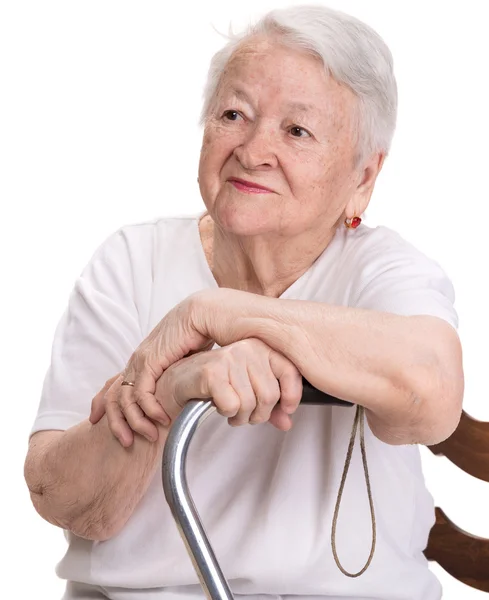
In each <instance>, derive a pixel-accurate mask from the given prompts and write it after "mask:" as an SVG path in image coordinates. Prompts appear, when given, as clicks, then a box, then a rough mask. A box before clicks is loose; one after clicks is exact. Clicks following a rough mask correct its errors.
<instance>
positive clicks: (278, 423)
mask: <svg viewBox="0 0 489 600" xmlns="http://www.w3.org/2000/svg"><path fill="white" fill-rule="evenodd" d="M268 422H269V423H270V424H271V425H273V426H274V427H276V428H277V429H280V431H289V430H290V429H292V425H293V422H292V418H291V416H290V415H288V414H287V413H286V412H284V411H283V409H282V407H281V406H280V404H277V405H276V406H274V408H273V410H272V414H271V415H270V419H269V420H268Z"/></svg>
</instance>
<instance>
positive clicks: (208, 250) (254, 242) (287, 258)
mask: <svg viewBox="0 0 489 600" xmlns="http://www.w3.org/2000/svg"><path fill="white" fill-rule="evenodd" d="M334 231H335V230H334V229H333V230H329V231H327V232H326V234H325V233H324V228H323V231H322V235H321V236H318V235H314V236H313V235H312V233H311V232H310V231H309V232H305V233H302V234H301V235H298V236H295V237H293V238H290V237H283V236H280V237H279V236H277V237H276V238H272V237H271V236H268V235H267V236H246V237H239V236H235V235H234V234H230V233H229V232H227V231H224V230H223V229H221V228H220V227H218V226H217V225H216V224H215V223H214V221H213V220H212V219H211V217H210V216H209V215H208V213H205V214H204V216H203V217H202V220H201V222H200V232H201V239H202V245H203V247H204V252H205V254H206V257H207V261H208V263H209V266H210V268H211V271H212V273H213V275H214V278H215V280H216V282H217V284H218V285H219V287H225V288H232V289H236V290H241V291H246V292H251V293H254V294H259V295H262V296H268V297H272V298H278V297H280V296H281V295H282V294H283V293H284V292H285V290H287V289H288V288H289V287H290V286H291V285H292V284H293V283H294V282H295V281H296V280H297V279H299V277H301V275H303V274H304V273H305V272H306V271H307V270H308V269H309V268H310V266H311V265H312V264H313V262H314V261H315V260H316V259H317V258H318V257H319V256H320V254H321V253H322V252H323V251H324V249H325V248H326V247H327V246H328V244H329V243H330V241H331V239H332V238H333V236H334ZM311 237H312V241H311Z"/></svg>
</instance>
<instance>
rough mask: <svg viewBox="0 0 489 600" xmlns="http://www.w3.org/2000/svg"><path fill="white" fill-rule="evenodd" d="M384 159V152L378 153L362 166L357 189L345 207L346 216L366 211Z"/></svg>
mask: <svg viewBox="0 0 489 600" xmlns="http://www.w3.org/2000/svg"><path fill="white" fill-rule="evenodd" d="M385 157H386V154H385V152H378V153H376V154H374V155H373V156H372V158H370V159H369V160H368V161H367V162H366V163H365V164H364V166H363V168H362V170H361V171H360V172H359V176H358V180H357V181H358V183H357V187H356V189H355V190H354V192H353V194H352V196H351V198H350V200H349V202H348V204H347V205H346V211H345V212H346V214H348V215H352V216H353V215H354V214H355V215H357V216H359V215H361V214H362V213H363V212H364V211H365V210H366V209H367V206H368V204H369V202H370V198H371V196H372V192H373V191H374V186H375V182H376V180H377V176H378V174H379V173H380V171H381V170H382V167H383V166H384V161H385Z"/></svg>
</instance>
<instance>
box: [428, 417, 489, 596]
mask: <svg viewBox="0 0 489 600" xmlns="http://www.w3.org/2000/svg"><path fill="white" fill-rule="evenodd" d="M427 447H428V448H429V449H430V450H431V451H432V452H433V454H436V455H443V456H446V457H447V458H448V459H449V460H450V461H451V462H452V463H454V464H456V465H457V466H458V467H459V468H460V469H462V470H463V471H465V472H466V473H468V474H469V475H473V476H474V477H477V478H478V479H482V481H487V482H489V422H483V421H477V420H476V419H473V418H472V417H470V416H469V415H468V414H467V413H465V412H463V413H462V418H461V419H460V423H459V425H458V427H457V429H456V430H455V432H454V433H453V434H452V435H451V436H450V437H449V438H448V439H447V440H445V441H444V442H442V443H441V444H436V445H435V446H427ZM435 514H436V522H435V524H434V525H433V527H432V529H431V532H430V536H429V540H428V545H427V547H426V549H425V551H424V554H425V556H426V558H427V559H428V560H433V561H436V562H437V563H438V564H439V565H440V566H441V567H442V568H443V569H445V571H447V572H448V573H450V575H452V577H455V579H458V580H459V581H461V582H463V583H465V584H467V585H469V586H470V587H473V588H476V589H478V590H481V591H483V592H489V539H486V538H481V537H477V536H475V535H471V534H470V533H467V532H466V531H463V529H460V528H459V527H457V526H456V525H455V524H454V523H453V522H452V521H450V519H449V518H448V517H447V516H446V514H445V513H444V512H443V510H442V509H441V508H440V507H438V506H437V507H436V508H435Z"/></svg>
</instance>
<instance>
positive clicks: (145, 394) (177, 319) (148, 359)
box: [89, 295, 214, 446]
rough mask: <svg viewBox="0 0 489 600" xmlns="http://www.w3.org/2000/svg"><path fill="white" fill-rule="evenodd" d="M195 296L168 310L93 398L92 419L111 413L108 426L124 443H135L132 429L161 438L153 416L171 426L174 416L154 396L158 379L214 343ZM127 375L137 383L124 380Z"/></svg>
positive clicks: (93, 421) (92, 421)
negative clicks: (198, 318)
mask: <svg viewBox="0 0 489 600" xmlns="http://www.w3.org/2000/svg"><path fill="white" fill-rule="evenodd" d="M195 298H196V295H192V296H189V297H188V298H186V299H185V300H183V301H182V302H180V303H179V304H177V305H176V306H175V307H174V308H173V309H172V310H171V311H170V312H168V313H167V314H166V315H165V317H164V318H163V319H162V320H161V321H160V322H159V323H158V325H156V327H155V328H154V329H153V330H152V331H151V333H150V334H149V335H148V336H147V337H146V338H145V339H144V340H143V342H141V344H140V345H139V346H138V347H137V348H136V350H135V351H134V352H133V354H132V355H131V358H130V359H129V362H128V363H127V365H126V368H125V369H124V371H123V373H121V374H118V375H116V376H115V377H113V378H111V379H109V380H108V381H107V382H106V384H105V385H104V387H103V388H102V390H100V392H98V394H97V395H96V396H95V397H94V398H93V400H92V406H91V412H90V417H89V420H90V422H91V423H93V424H95V423H97V422H98V421H100V419H101V418H102V417H103V415H104V414H105V413H107V419H108V422H109V427H110V429H111V431H112V433H113V434H114V435H115V437H116V438H117V439H119V441H120V442H121V443H122V445H123V446H130V445H131V444H132V440H133V433H132V431H136V432H138V433H140V434H141V435H144V436H145V437H146V438H147V439H148V440H150V441H156V440H157V439H158V429H157V427H156V425H155V423H154V421H157V422H159V423H160V424H162V425H165V426H168V425H169V423H170V418H169V417H168V415H167V414H166V412H165V411H164V410H163V408H162V407H161V405H160V404H159V403H158V402H155V399H154V393H155V390H156V382H157V380H158V379H159V377H160V376H161V375H162V374H163V372H164V370H165V369H167V368H168V367H169V366H170V365H172V364H173V363H175V362H176V361H178V360H180V359H181V358H183V357H185V356H191V355H192V354H194V353H195V352H198V351H201V350H203V349H204V350H205V349H209V348H211V347H212V346H213V345H214V341H213V340H211V339H209V338H208V337H206V336H205V335H204V334H203V333H201V330H202V327H201V326H200V327H199V325H198V324H197V323H196V310H195V305H196V300H195ZM201 313H202V311H199V314H201ZM124 379H126V380H128V381H132V382H134V384H135V385H134V386H126V385H124V386H121V383H122V381H123V380H124ZM148 417H149V418H148Z"/></svg>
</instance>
